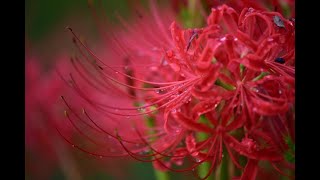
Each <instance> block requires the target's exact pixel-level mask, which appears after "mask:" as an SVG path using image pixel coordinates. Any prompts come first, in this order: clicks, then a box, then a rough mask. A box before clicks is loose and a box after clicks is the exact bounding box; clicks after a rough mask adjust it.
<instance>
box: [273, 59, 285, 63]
mask: <svg viewBox="0 0 320 180" xmlns="http://www.w3.org/2000/svg"><path fill="white" fill-rule="evenodd" d="M274 62H277V63H280V64H284V63H285V60H284V59H283V58H282V57H278V58H276V59H275V60H274Z"/></svg>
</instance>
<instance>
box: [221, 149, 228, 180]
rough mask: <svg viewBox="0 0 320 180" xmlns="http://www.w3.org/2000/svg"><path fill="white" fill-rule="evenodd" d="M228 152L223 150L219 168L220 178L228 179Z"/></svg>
mask: <svg viewBox="0 0 320 180" xmlns="http://www.w3.org/2000/svg"><path fill="white" fill-rule="evenodd" d="M228 162H229V161H228V153H227V152H226V150H224V151H223V158H222V162H221V170H220V179H221V180H228V179H229V166H228Z"/></svg>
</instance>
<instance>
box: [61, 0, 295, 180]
mask: <svg viewBox="0 0 320 180" xmlns="http://www.w3.org/2000/svg"><path fill="white" fill-rule="evenodd" d="M243 2H246V3H247V5H248V2H249V1H243ZM250 2H251V1H250ZM246 3H245V4H246ZM249 4H250V3H249ZM250 5H251V4H250ZM254 7H256V6H254ZM150 9H151V15H152V16H146V15H145V14H142V13H141V12H140V13H139V15H138V17H139V18H137V19H136V22H135V23H133V24H132V25H131V24H128V23H126V22H124V21H123V20H122V19H121V18H120V20H121V21H122V23H123V26H124V27H125V30H123V31H121V32H113V33H111V34H110V33H108V34H107V33H103V36H104V37H105V39H106V40H107V41H106V42H107V44H108V42H110V43H111V45H110V44H108V45H107V46H106V49H107V50H106V53H105V52H104V54H102V55H101V56H99V55H97V54H95V53H94V52H93V50H91V49H90V48H89V47H88V46H87V45H85V44H84V43H83V42H82V41H81V40H80V39H79V38H78V36H77V35H76V33H75V32H74V31H73V30H72V29H71V28H69V30H70V31H71V33H72V34H73V36H74V42H75V45H76V47H77V49H78V50H79V56H77V57H76V58H74V59H73V60H72V61H71V62H72V65H73V67H74V68H75V70H76V73H77V75H76V76H77V78H75V75H74V74H72V75H70V81H71V84H72V88H73V89H74V90H75V91H76V92H77V93H78V94H79V95H80V96H81V97H82V98H83V99H84V100H85V101H86V102H87V104H86V105H85V107H84V110H83V113H82V115H79V113H77V111H76V110H75V109H74V108H73V107H72V106H71V104H72V101H68V100H66V99H64V103H65V104H66V105H67V111H68V112H70V115H71V114H72V117H71V116H69V115H68V116H67V118H69V119H70V120H71V121H77V122H79V123H82V124H83V125H86V126H85V127H83V128H86V129H85V131H84V130H79V132H80V134H81V135H82V136H83V137H85V139H86V140H88V141H90V142H91V143H93V144H95V145H97V147H94V150H87V148H88V147H90V148H92V146H87V148H83V147H82V146H79V145H75V144H74V143H73V142H71V141H69V140H68V139H66V140H67V141H68V142H69V143H71V144H72V145H73V146H75V147H77V148H78V149H80V150H82V151H84V152H87V153H89V154H91V155H95V156H100V157H112V156H125V155H130V156H131V157H133V158H135V159H137V160H139V161H144V162H153V163H154V166H155V167H156V168H158V169H162V170H165V169H169V170H172V171H177V172H183V171H189V170H193V169H195V168H197V167H198V166H199V165H201V164H202V163H204V162H210V163H211V167H210V169H209V171H208V173H207V175H206V176H205V177H202V178H203V179H206V178H207V177H208V176H209V175H210V174H211V173H212V172H213V171H214V170H215V169H216V167H217V166H218V165H220V164H221V160H222V158H223V157H222V155H223V151H224V150H223V149H224V148H225V149H226V151H227V153H228V155H229V156H230V158H231V160H232V162H233V163H234V165H235V166H236V167H237V168H239V169H242V170H243V174H242V176H241V179H255V177H256V175H257V174H258V172H259V162H261V161H267V162H269V163H270V164H271V165H272V166H273V167H274V169H275V170H276V171H278V172H280V173H282V174H284V173H283V170H281V169H280V168H279V167H278V166H277V165H278V164H281V165H283V164H284V166H285V167H286V168H287V167H289V168H292V163H291V164H290V163H288V162H286V159H285V158H284V155H283V154H284V153H285V152H287V150H288V149H289V147H288V143H287V142H286V141H285V137H290V138H293V139H294V127H293V126H292V124H294V123H293V122H294V115H293V114H294V110H293V106H294V95H295V92H294V75H295V69H294V66H295V63H294V60H295V59H294V55H295V47H294V43H295V41H294V37H295V36H294V35H295V28H294V24H293V22H292V21H290V20H287V19H285V18H284V17H283V16H282V15H281V14H280V13H278V12H268V11H265V10H263V8H257V10H256V9H254V8H243V9H242V11H241V12H240V13H238V12H237V11H236V10H235V9H233V8H231V7H229V6H227V5H222V6H218V7H216V8H213V9H212V11H211V14H210V15H209V16H208V17H207V25H206V26H204V27H202V28H196V29H182V28H181V26H180V25H179V24H178V23H177V22H176V21H174V18H172V17H169V18H168V19H161V18H160V17H161V16H160V14H159V12H160V10H159V9H158V8H157V7H156V5H155V2H154V1H151V8H150ZM142 12H143V11H142ZM164 14H166V11H165V13H164ZM167 14H172V13H167ZM150 17H151V18H150ZM152 18H153V19H154V21H151V20H150V19H152ZM169 20H172V21H173V22H171V25H170V26H169V24H170V21H169ZM98 22H99V21H98ZM99 24H100V23H99ZM155 26H156V28H155ZM99 27H100V28H102V27H101V26H99ZM165 27H167V28H168V29H166V28H165ZM99 57H104V58H103V59H102V58H99ZM201 119H205V121H206V123H203V122H201ZM146 121H147V122H146ZM73 125H74V126H75V128H76V129H78V127H77V126H76V124H73ZM95 131H96V132H95ZM84 132H86V133H84ZM94 132H95V134H99V136H94V137H95V139H92V138H90V136H88V135H86V134H89V135H90V134H91V133H94ZM198 133H205V134H206V136H207V137H206V138H205V139H204V140H199V139H197V138H196V135H197V134H198ZM106 137H109V138H108V140H107V141H106V140H105V139H106ZM103 140H104V141H103ZM97 142H99V143H97ZM108 142H113V143H114V146H113V147H112V149H106V148H104V145H103V144H105V143H108ZM86 145H87V144H86ZM239 156H243V157H245V158H246V159H247V164H246V166H245V167H242V166H241V165H240V163H239ZM173 164H175V165H177V166H178V167H180V168H178V169H176V168H175V167H174V166H173ZM183 164H188V165H189V167H187V168H182V167H181V166H182V165H183ZM190 164H191V165H190Z"/></svg>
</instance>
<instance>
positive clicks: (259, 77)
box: [252, 72, 269, 81]
mask: <svg viewBox="0 0 320 180" xmlns="http://www.w3.org/2000/svg"><path fill="white" fill-rule="evenodd" d="M268 74H269V73H268V72H261V74H259V76H257V77H255V78H254V79H253V80H252V81H258V80H260V79H262V78H263V77H265V76H266V75H268Z"/></svg>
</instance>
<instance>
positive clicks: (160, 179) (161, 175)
mask: <svg viewBox="0 0 320 180" xmlns="http://www.w3.org/2000/svg"><path fill="white" fill-rule="evenodd" d="M154 174H155V176H156V180H169V179H170V177H169V174H168V173H167V172H163V171H158V170H156V169H154Z"/></svg>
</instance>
